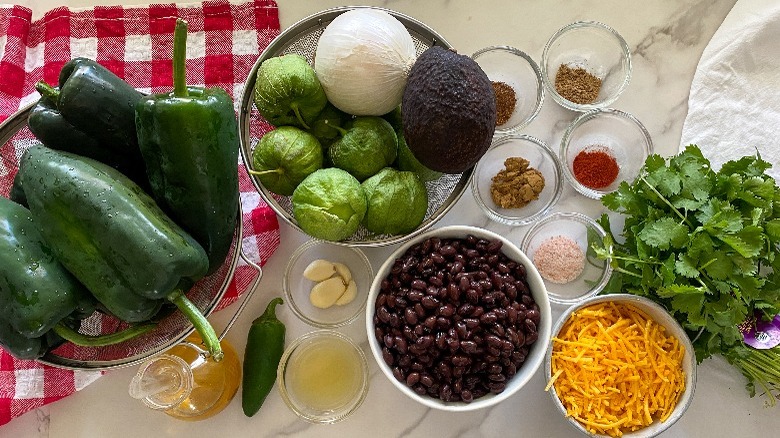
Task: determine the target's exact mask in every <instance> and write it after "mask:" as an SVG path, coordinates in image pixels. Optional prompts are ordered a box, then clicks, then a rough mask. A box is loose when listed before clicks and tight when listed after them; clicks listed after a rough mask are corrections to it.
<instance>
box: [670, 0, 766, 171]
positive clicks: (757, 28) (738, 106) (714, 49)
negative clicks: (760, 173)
mask: <svg viewBox="0 0 780 438" xmlns="http://www.w3.org/2000/svg"><path fill="white" fill-rule="evenodd" d="M691 143H695V144H697V145H699V147H700V148H701V150H702V153H703V154H704V156H705V157H707V158H708V159H709V160H710V161H711V162H712V165H713V168H714V169H719V168H720V166H721V165H722V164H723V163H725V162H726V161H729V160H732V159H738V158H740V157H742V156H744V155H753V154H755V153H756V150H758V152H759V153H760V154H761V158H763V159H764V160H766V161H768V162H769V163H771V164H773V167H772V168H771V169H769V170H768V171H767V173H768V174H770V175H772V176H773V177H774V178H775V179H776V180H779V181H780V2H778V1H777V0H739V1H738V2H737V3H736V4H735V5H734V7H733V8H732V10H731V12H729V15H728V16H727V17H726V19H725V20H724V21H723V24H722V25H721V26H720V28H718V30H717V31H716V32H715V35H713V37H712V40H711V41H710V42H709V44H708V45H707V47H706V48H705V49H704V52H703V54H702V57H701V59H700V60H699V65H698V67H697V68H696V73H695V75H694V77H693V83H692V84H691V93H690V97H689V98H688V116H687V118H686V119H685V124H684V125H683V131H682V141H681V146H680V148H681V149H682V148H684V147H685V146H686V145H688V144H691Z"/></svg>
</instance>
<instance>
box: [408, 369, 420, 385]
mask: <svg viewBox="0 0 780 438" xmlns="http://www.w3.org/2000/svg"><path fill="white" fill-rule="evenodd" d="M419 381H420V373H418V372H413V373H409V375H408V376H406V384H407V385H408V386H414V385H416V384H417V383H418V382H419Z"/></svg>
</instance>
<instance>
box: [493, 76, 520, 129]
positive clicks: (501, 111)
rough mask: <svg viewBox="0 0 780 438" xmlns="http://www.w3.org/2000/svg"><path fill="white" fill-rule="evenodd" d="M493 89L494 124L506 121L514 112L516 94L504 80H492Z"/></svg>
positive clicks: (501, 123) (497, 124)
mask: <svg viewBox="0 0 780 438" xmlns="http://www.w3.org/2000/svg"><path fill="white" fill-rule="evenodd" d="M493 91H494V92H495V93H496V126H501V125H503V124H504V123H506V122H508V121H509V119H510V118H511V117H512V113H513V112H515V105H517V96H516V95H515V89H514V88H512V86H511V85H508V84H506V83H504V82H493Z"/></svg>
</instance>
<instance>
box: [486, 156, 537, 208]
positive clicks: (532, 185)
mask: <svg viewBox="0 0 780 438" xmlns="http://www.w3.org/2000/svg"><path fill="white" fill-rule="evenodd" d="M530 164H531V163H530V162H529V161H528V160H526V159H525V158H522V157H509V158H507V159H506V160H504V169H502V170H501V171H500V172H498V174H496V176H494V177H493V179H492V183H491V185H490V196H491V197H492V198H493V202H495V203H496V205H498V206H499V207H501V208H521V207H524V206H526V205H527V204H528V203H529V202H531V201H533V200H535V199H539V194H540V193H541V192H542V190H543V189H544V176H543V175H542V173H541V172H539V171H538V170H536V169H534V168H532V167H529V165H530Z"/></svg>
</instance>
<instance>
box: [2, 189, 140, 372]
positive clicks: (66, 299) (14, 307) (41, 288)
mask: <svg viewBox="0 0 780 438" xmlns="http://www.w3.org/2000/svg"><path fill="white" fill-rule="evenodd" d="M94 309H95V303H94V298H93V297H92V295H91V294H90V293H89V291H88V290H87V289H86V288H85V287H84V286H83V285H82V284H81V283H80V282H79V281H78V280H77V279H76V278H75V277H74V276H73V275H72V274H71V273H70V272H68V271H67V270H66V269H65V267H64V266H63V265H62V264H60V262H59V261H58V260H57V259H56V258H55V257H54V255H53V253H52V251H51V250H50V249H49V247H48V246H47V245H46V244H45V243H44V241H43V239H42V237H41V234H40V232H39V230H38V227H37V226H36V222H35V221H34V220H33V218H32V215H31V213H30V211H29V210H27V209H26V208H24V207H22V206H21V205H19V204H17V203H15V202H13V201H11V200H9V199H6V198H2V197H0V345H2V346H3V347H4V348H5V349H6V350H8V351H9V352H11V354H12V355H14V356H15V357H17V358H19V359H35V358H37V357H40V356H41V355H43V354H44V353H45V352H46V350H47V348H48V347H50V346H52V344H53V341H52V339H54V338H59V337H60V336H61V337H62V338H64V339H67V340H69V341H71V342H73V343H75V344H78V345H87V346H97V345H108V344H111V343H116V342H122V341H124V340H127V339H129V338H130V337H132V336H134V335H137V334H140V333H143V332H145V331H147V330H148V329H151V328H152V327H153V326H151V325H143V326H137V327H132V328H130V329H128V331H122V332H119V333H117V334H114V335H113V336H112V337H110V338H109V337H106V336H86V335H81V334H79V333H78V331H77V330H75V329H74V328H72V327H71V326H72V325H74V324H75V327H78V324H79V320H80V319H82V318H84V317H86V316H88V315H90V314H92V312H93V311H94ZM55 332H56V334H55Z"/></svg>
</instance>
